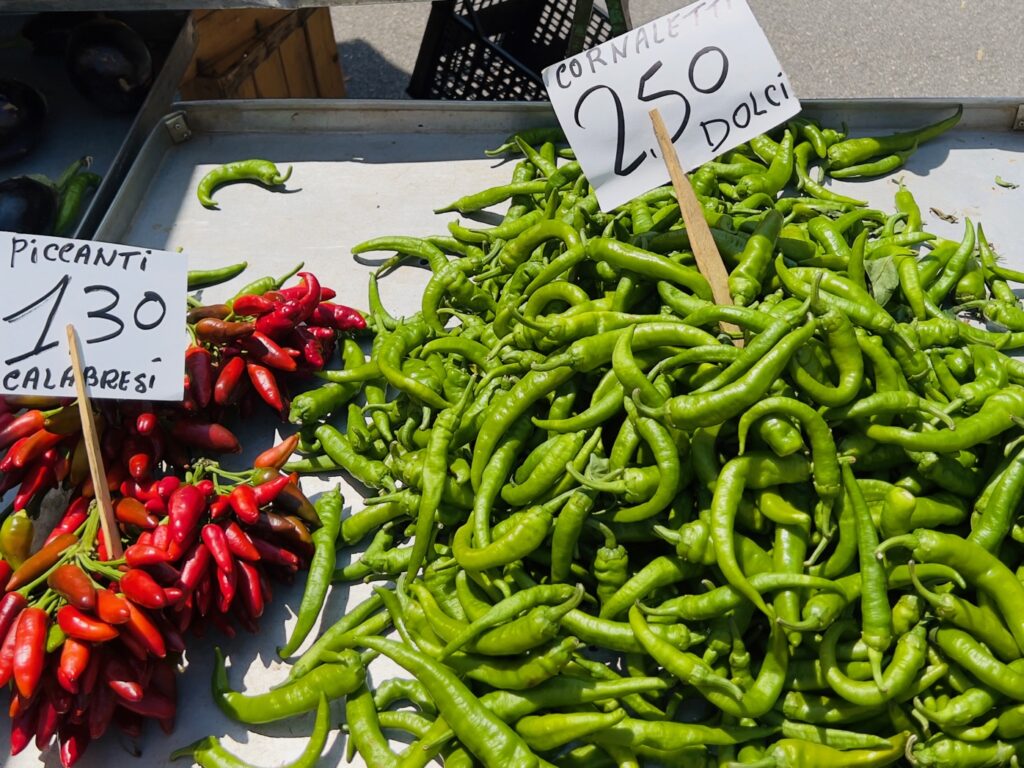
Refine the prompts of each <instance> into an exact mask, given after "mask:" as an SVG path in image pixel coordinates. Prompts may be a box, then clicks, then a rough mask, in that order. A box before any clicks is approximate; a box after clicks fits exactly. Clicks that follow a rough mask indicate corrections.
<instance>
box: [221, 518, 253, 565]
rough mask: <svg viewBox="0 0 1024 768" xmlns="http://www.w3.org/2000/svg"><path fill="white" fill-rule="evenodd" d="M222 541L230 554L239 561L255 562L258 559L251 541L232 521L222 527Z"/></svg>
mask: <svg viewBox="0 0 1024 768" xmlns="http://www.w3.org/2000/svg"><path fill="white" fill-rule="evenodd" d="M224 540H225V541H226V542H227V545H228V549H229V550H231V554H233V555H234V556H235V557H237V558H239V559H240V560H249V561H252V562H256V561H257V560H259V559H260V553H259V552H258V551H257V550H256V547H254V546H253V543H252V539H250V538H249V535H248V534H247V533H246V532H245V531H243V530H242V528H241V526H239V525H238V523H236V522H234V521H233V520H232V521H231V522H229V523H228V524H227V525H226V526H225V527H224Z"/></svg>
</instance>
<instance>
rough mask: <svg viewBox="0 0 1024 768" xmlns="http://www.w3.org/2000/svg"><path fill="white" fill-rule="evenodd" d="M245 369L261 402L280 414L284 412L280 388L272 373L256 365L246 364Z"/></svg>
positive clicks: (264, 367)
mask: <svg viewBox="0 0 1024 768" xmlns="http://www.w3.org/2000/svg"><path fill="white" fill-rule="evenodd" d="M245 369H246V371H247V372H248V373H249V381H251V382H252V385H253V388H254V389H255V390H256V392H257V394H259V396H260V397H261V398H262V399H263V402H265V403H266V404H267V405H269V406H270V407H271V408H273V409H274V410H275V411H277V412H278V413H281V412H282V411H283V410H284V400H283V399H282V398H281V388H280V387H279V386H278V384H277V379H276V378H275V376H274V373H273V371H271V370H270V369H269V368H267V367H266V366H262V365H259V364H258V363H246V365H245Z"/></svg>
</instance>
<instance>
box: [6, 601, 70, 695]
mask: <svg viewBox="0 0 1024 768" xmlns="http://www.w3.org/2000/svg"><path fill="white" fill-rule="evenodd" d="M66 608H70V609H71V610H72V611H74V610H76V609H75V608H71V606H65V609H66ZM62 610H64V609H62ZM48 624H49V617H48V616H47V615H46V611H44V610H42V609H41V608H36V607H34V606H29V607H28V608H26V609H25V610H23V611H22V612H21V620H20V621H19V622H18V631H17V635H16V638H15V648H14V663H13V670H14V684H15V685H16V686H17V688H18V693H20V694H21V695H22V696H24V697H25V698H27V699H30V698H32V695H33V694H34V693H35V691H36V686H38V685H39V678H40V677H41V676H42V674H43V665H44V664H45V662H46V631H47V625H48ZM61 629H64V628H63V627H61ZM64 632H65V634H67V630H64Z"/></svg>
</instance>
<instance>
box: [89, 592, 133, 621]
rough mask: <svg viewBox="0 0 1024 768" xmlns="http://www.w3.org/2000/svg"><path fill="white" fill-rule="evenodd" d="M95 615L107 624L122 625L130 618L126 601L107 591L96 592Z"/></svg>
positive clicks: (129, 610)
mask: <svg viewBox="0 0 1024 768" xmlns="http://www.w3.org/2000/svg"><path fill="white" fill-rule="evenodd" d="M96 615H97V616H99V617H100V619H101V620H102V621H105V622H106V623H107V624H124V623H126V622H127V621H128V620H129V619H130V618H131V609H130V608H129V607H128V601H127V600H125V599H124V598H123V597H121V596H120V595H117V594H115V593H113V592H111V591H110V590H109V589H101V590H98V591H97V592H96Z"/></svg>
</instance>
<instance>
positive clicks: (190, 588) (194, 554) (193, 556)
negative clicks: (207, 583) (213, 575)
mask: <svg viewBox="0 0 1024 768" xmlns="http://www.w3.org/2000/svg"><path fill="white" fill-rule="evenodd" d="M211 560H212V558H211V556H210V550H209V549H207V548H206V545H205V544H204V543H203V542H201V541H200V542H196V544H195V546H194V547H193V548H192V549H191V550H190V551H189V553H188V554H187V555H186V556H185V563H184V565H182V566H181V576H180V577H179V578H178V584H179V586H180V587H181V588H182V589H184V590H185V592H186V593H188V592H194V591H195V590H197V589H198V588H199V585H200V583H202V582H203V581H204V579H203V577H204V576H205V575H206V572H207V570H208V569H209V567H210V561H211Z"/></svg>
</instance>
